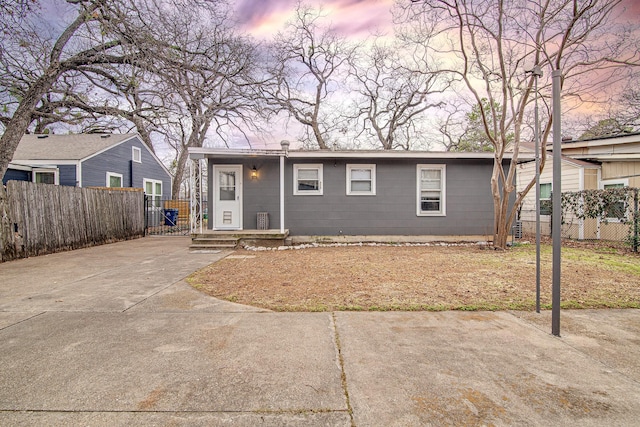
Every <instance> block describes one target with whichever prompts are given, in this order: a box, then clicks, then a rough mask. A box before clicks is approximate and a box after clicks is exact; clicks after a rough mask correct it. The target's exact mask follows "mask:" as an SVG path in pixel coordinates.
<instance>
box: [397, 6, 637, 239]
mask: <svg viewBox="0 0 640 427" xmlns="http://www.w3.org/2000/svg"><path fill="white" fill-rule="evenodd" d="M618 3H619V1H616V0H614V1H609V0H587V1H577V0H555V1H552V0H543V1H542V2H540V4H539V5H536V4H532V2H530V1H527V0H514V1H509V2H507V1H504V0H457V1H454V0H420V1H414V2H406V3H404V4H403V5H402V6H401V7H400V9H399V10H398V15H397V18H398V20H399V21H401V22H404V23H406V24H408V26H407V30H406V31H405V32H403V36H404V37H405V40H407V41H409V42H420V38H419V37H417V36H416V35H419V34H420V29H421V28H422V27H423V26H426V27H432V26H433V25H434V23H437V25H438V28H439V32H440V33H441V34H442V38H441V43H440V44H439V45H436V44H433V45H432V46H430V48H431V49H433V50H434V55H435V54H446V55H447V57H448V58H449V61H450V62H449V63H450V64H451V65H450V66H449V67H448V68H449V69H450V70H451V71H452V72H454V73H457V74H458V75H459V76H460V77H461V78H462V80H463V82H464V85H465V87H466V89H467V90H468V92H469V93H470V94H471V97H472V99H473V100H474V103H475V104H477V105H478V107H479V108H478V110H479V113H480V118H481V122H482V126H483V128H484V133H485V135H486V137H487V140H488V141H489V142H490V143H491V145H492V146H493V151H494V165H493V173H492V177H491V191H492V194H493V202H494V238H493V242H494V246H495V247H497V248H504V247H505V246H506V242H507V238H508V235H509V232H510V229H511V225H512V224H513V221H514V219H515V218H516V215H517V212H518V208H519V206H520V204H521V203H522V200H523V198H524V196H525V195H526V193H527V192H528V191H529V190H530V189H531V188H532V187H533V185H534V181H533V180H532V181H531V182H530V183H529V184H528V185H527V186H526V188H525V190H524V191H523V192H521V193H518V194H515V195H514V192H515V173H516V169H517V168H516V164H517V162H518V156H519V149H520V144H521V142H522V140H523V125H524V121H525V118H526V112H527V110H528V109H529V108H530V105H531V103H532V99H533V92H534V77H533V76H532V75H530V74H526V71H527V70H528V69H530V68H532V67H533V66H534V65H539V66H540V67H541V68H542V69H544V70H545V76H544V78H543V79H541V81H540V86H541V93H542V94H543V95H545V96H547V97H548V96H549V89H550V88H549V86H550V76H551V70H552V69H553V70H562V72H563V85H564V93H565V96H573V97H574V98H575V99H576V100H585V99H586V98H588V97H589V96H591V95H592V94H593V92H594V86H593V85H592V84H590V83H594V82H597V81H600V82H604V81H606V80H607V78H603V76H607V77H610V78H611V79H612V80H615V79H616V76H620V75H622V73H621V72H620V71H618V73H616V74H614V73H613V70H614V69H616V70H620V68H621V67H622V66H624V65H625V64H637V63H638V60H639V58H638V53H637V51H636V50H634V49H631V50H629V49H627V48H628V47H629V45H632V42H631V40H630V39H628V38H627V39H626V40H625V39H624V38H616V36H614V35H613V34H615V32H614V31H612V30H611V28H612V27H613V25H614V23H613V22H612V19H611V18H612V13H613V10H614V8H615V7H616V5H617V4H618ZM624 35H625V36H627V35H628V34H624ZM614 38H615V40H614ZM625 52H628V53H626V54H625ZM594 71H595V73H594ZM587 76H589V78H587ZM594 76H598V77H599V79H595V78H594ZM600 88H601V87H600ZM483 99H486V100H487V101H488V107H489V109H488V110H486V109H485V108H483ZM543 105H545V106H547V107H549V103H543ZM498 108H499V110H498ZM542 116H543V120H544V123H543V126H542V135H541V136H542V147H545V146H546V141H547V139H548V137H549V134H550V132H551V119H550V114H549V110H548V109H547V110H545V111H543V114H542ZM509 135H513V141H512V143H511V147H512V149H513V151H512V153H511V156H512V157H511V159H510V160H509V158H508V157H507V156H506V153H507V148H508V145H509V143H510V141H509V140H508V136H509ZM524 137H525V138H526V136H524ZM542 155H543V161H542V162H541V163H542V167H543V166H544V149H543V150H542Z"/></svg>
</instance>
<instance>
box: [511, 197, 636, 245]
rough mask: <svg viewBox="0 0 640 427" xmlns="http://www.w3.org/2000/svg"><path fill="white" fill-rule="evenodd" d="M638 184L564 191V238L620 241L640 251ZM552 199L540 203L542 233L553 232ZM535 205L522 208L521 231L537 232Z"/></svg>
mask: <svg viewBox="0 0 640 427" xmlns="http://www.w3.org/2000/svg"><path fill="white" fill-rule="evenodd" d="M638 197H639V189H638V188H629V187H625V188H614V189H607V190H585V191H578V192H567V193H563V194H562V205H563V206H562V207H563V211H562V233H561V234H562V238H563V239H572V240H584V241H607V242H612V243H619V244H623V245H625V246H628V247H630V248H631V249H632V250H633V251H635V252H638V249H639V245H640V213H639V211H638ZM550 199H551V198H549V199H546V200H541V203H540V212H541V215H540V233H541V235H543V236H551V231H552V230H551V213H552V211H553V206H552V205H551V202H550ZM535 215H536V212H535V205H534V209H522V210H521V211H520V216H519V217H520V221H521V224H522V231H523V232H524V233H526V234H535V231H536V222H535V221H536V220H535Z"/></svg>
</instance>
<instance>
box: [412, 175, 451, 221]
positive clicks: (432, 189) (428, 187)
mask: <svg viewBox="0 0 640 427" xmlns="http://www.w3.org/2000/svg"><path fill="white" fill-rule="evenodd" d="M446 175H447V174H446V165H418V166H417V189H418V195H417V199H418V200H417V205H418V208H417V215H418V216H444V215H446Z"/></svg>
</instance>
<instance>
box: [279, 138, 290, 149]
mask: <svg viewBox="0 0 640 427" xmlns="http://www.w3.org/2000/svg"><path fill="white" fill-rule="evenodd" d="M290 145H291V143H290V142H289V141H287V140H286V139H283V140H282V141H280V146H281V147H282V149H283V150H284V151H285V152H289V146H290Z"/></svg>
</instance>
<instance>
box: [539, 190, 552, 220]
mask: <svg viewBox="0 0 640 427" xmlns="http://www.w3.org/2000/svg"><path fill="white" fill-rule="evenodd" d="M552 188H553V187H552V185H551V183H550V182H546V183H544V184H542V183H541V184H540V215H551V193H552Z"/></svg>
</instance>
